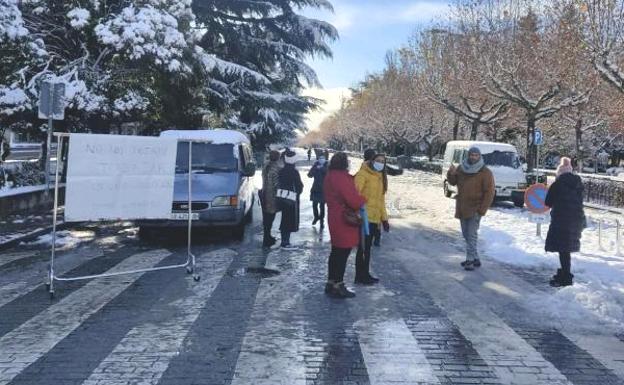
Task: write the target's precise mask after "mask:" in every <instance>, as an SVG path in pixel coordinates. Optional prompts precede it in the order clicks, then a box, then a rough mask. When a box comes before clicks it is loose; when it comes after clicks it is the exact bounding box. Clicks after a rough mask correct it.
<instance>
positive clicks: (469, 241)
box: [459, 214, 481, 261]
mask: <svg viewBox="0 0 624 385" xmlns="http://www.w3.org/2000/svg"><path fill="white" fill-rule="evenodd" d="M459 222H460V223H461V230H462V235H463V236H464V239H465V240H466V260H467V261H474V260H475V259H479V251H478V250H477V244H478V241H479V224H480V223H481V215H479V214H475V215H473V216H472V217H470V218H467V219H460V220H459Z"/></svg>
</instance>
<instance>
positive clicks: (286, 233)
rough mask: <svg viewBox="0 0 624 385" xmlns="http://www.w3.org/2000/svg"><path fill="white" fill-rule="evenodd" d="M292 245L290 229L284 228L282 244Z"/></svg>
mask: <svg viewBox="0 0 624 385" xmlns="http://www.w3.org/2000/svg"><path fill="white" fill-rule="evenodd" d="M286 245H290V231H283V230H282V246H286Z"/></svg>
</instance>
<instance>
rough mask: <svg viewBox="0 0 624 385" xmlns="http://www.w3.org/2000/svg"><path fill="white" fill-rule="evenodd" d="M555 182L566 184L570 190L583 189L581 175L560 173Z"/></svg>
mask: <svg viewBox="0 0 624 385" xmlns="http://www.w3.org/2000/svg"><path fill="white" fill-rule="evenodd" d="M557 182H559V183H561V184H562V185H564V186H566V187H567V188H568V189H570V190H574V191H576V190H583V181H582V180H581V177H580V176H578V175H576V174H573V173H565V174H561V175H560V176H559V177H558V178H557Z"/></svg>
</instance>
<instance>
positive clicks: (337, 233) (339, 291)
mask: <svg viewBox="0 0 624 385" xmlns="http://www.w3.org/2000/svg"><path fill="white" fill-rule="evenodd" d="M348 169H349V160H348V158H347V155H346V154H345V153H344V152H338V153H336V154H335V155H334V156H333V157H332V159H331V161H330V162H329V171H328V172H327V176H326V177H325V182H324V184H323V195H324V196H325V202H326V203H327V213H328V217H327V223H328V224H329V234H330V236H331V245H332V250H331V254H330V255H329V261H328V263H327V265H328V279H327V284H326V285H325V293H326V294H327V295H329V296H331V297H335V298H351V297H355V293H353V292H352V291H349V290H348V289H347V288H346V286H345V284H344V273H345V268H346V266H347V260H348V259H349V254H351V249H353V248H354V247H355V246H357V244H358V243H359V241H360V227H359V226H353V225H350V224H349V223H348V222H347V221H346V220H345V218H344V215H345V211H347V210H349V209H350V210H355V211H356V212H357V211H358V210H359V209H360V207H362V205H364V204H365V203H366V199H365V198H364V197H362V196H361V195H360V194H359V193H358V191H357V189H356V188H355V182H354V181H353V177H352V176H351V175H350V174H349V171H348Z"/></svg>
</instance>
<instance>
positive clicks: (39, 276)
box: [0, 252, 102, 307]
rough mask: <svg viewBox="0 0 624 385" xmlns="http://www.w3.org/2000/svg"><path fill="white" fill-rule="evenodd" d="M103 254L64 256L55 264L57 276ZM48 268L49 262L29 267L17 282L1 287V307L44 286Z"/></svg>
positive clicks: (18, 275) (19, 275)
mask: <svg viewBox="0 0 624 385" xmlns="http://www.w3.org/2000/svg"><path fill="white" fill-rule="evenodd" d="M101 254H102V253H101V252H97V253H93V254H90V255H89V254H81V255H80V257H79V258H77V256H76V255H74V254H71V255H64V256H63V258H62V259H59V260H57V263H56V264H55V266H56V274H58V275H62V274H64V273H65V272H67V271H69V270H72V269H74V268H75V267H77V266H79V265H81V264H83V263H85V262H86V261H88V260H90V259H92V258H96V257H98V256H101ZM46 266H47V262H43V263H39V264H38V265H34V266H28V267H26V268H25V269H24V270H22V271H20V272H19V273H18V274H17V278H18V279H17V280H14V281H11V282H10V283H7V284H3V285H0V307H2V306H4V305H6V304H7V303H9V302H11V301H13V300H15V299H16V298H19V297H21V296H23V295H25V294H26V293H29V292H31V291H33V290H35V289H36V288H37V287H38V286H39V285H41V284H43V282H44V280H45V277H46V274H47V270H46Z"/></svg>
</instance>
